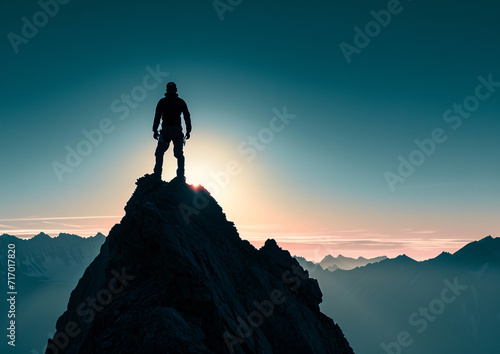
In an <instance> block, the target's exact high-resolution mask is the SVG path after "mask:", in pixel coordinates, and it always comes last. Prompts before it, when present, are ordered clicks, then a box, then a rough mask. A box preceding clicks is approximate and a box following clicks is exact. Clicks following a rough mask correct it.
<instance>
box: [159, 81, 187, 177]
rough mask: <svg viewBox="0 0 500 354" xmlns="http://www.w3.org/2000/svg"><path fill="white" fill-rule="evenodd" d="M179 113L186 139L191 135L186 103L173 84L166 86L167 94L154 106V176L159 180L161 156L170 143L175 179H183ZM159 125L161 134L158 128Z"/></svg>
mask: <svg viewBox="0 0 500 354" xmlns="http://www.w3.org/2000/svg"><path fill="white" fill-rule="evenodd" d="M181 113H182V115H183V117H184V121H185V122H186V139H189V137H190V133H191V115H190V114H189V110H188V108H187V105H186V102H184V100H183V99H181V98H179V95H177V86H176V85H175V83H173V82H169V83H168V84H167V93H166V94H165V97H164V98H162V99H161V100H160V101H159V102H158V105H157V106H156V114H155V120H154V123H153V137H154V138H155V139H157V140H158V146H157V147H156V152H155V156H156V164H155V168H154V175H155V176H156V177H158V178H161V172H162V167H163V155H164V154H165V151H167V149H168V147H169V145H170V142H171V141H172V142H173V143H174V156H175V157H176V158H177V177H179V178H181V179H184V153H183V151H182V149H183V146H184V134H183V133H182V125H181ZM160 120H161V121H162V124H161V132H160V133H158V127H159V125H160Z"/></svg>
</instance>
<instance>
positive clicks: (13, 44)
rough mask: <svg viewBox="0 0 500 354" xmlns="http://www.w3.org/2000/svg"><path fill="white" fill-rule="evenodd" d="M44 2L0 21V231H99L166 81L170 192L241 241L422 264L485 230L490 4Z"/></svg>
mask: <svg viewBox="0 0 500 354" xmlns="http://www.w3.org/2000/svg"><path fill="white" fill-rule="evenodd" d="M389 3H391V4H392V5H394V4H395V3H396V2H389ZM56 4H59V5H57V11H55V10H54V9H52V10H54V11H55V12H56V13H55V14H54V16H48V15H46V17H47V23H45V24H44V25H43V26H42V25H40V26H35V25H34V24H32V25H33V26H35V27H34V29H33V28H31V27H30V28H31V32H30V30H29V29H27V28H28V27H29V25H28V24H26V21H28V22H30V21H31V22H33V21H34V22H36V23H39V22H40V21H41V20H40V19H41V18H43V16H41V15H40V16H38V17H37V16H35V15H36V14H40V11H42V12H43V11H46V10H43V8H41V7H40V6H41V5H40V4H39V2H36V1H33V2H24V1H21V2H15V3H11V4H8V7H7V9H6V11H4V12H3V16H4V17H3V19H4V21H2V25H1V26H2V28H3V30H4V32H3V33H4V40H3V41H1V43H0V46H1V48H2V53H5V54H4V55H3V59H4V65H2V66H1V67H0V72H1V75H2V78H3V79H2V82H3V85H1V87H0V93H1V95H2V97H3V98H4V104H3V105H2V106H1V107H0V115H1V117H2V123H3V127H2V133H1V139H0V161H1V162H2V184H1V187H0V199H1V200H2V203H1V204H0V234H2V233H9V234H15V235H21V236H22V235H25V236H27V235H35V234H37V233H38V232H40V231H41V230H42V231H43V230H45V232H46V233H47V234H49V235H53V234H55V233H60V232H67V233H75V234H84V235H85V234H86V235H90V234H95V233H97V232H102V233H103V234H107V233H108V232H109V230H110V229H111V227H112V226H113V225H114V224H115V223H117V222H119V220H120V218H121V217H123V215H124V213H123V208H124V206H125V203H126V202H127V200H128V198H129V196H130V195H131V194H132V192H133V190H134V188H135V184H134V182H135V180H136V179H137V178H139V177H140V176H142V175H144V174H146V173H151V172H153V165H154V151H155V147H156V143H157V142H156V140H154V139H153V136H152V129H151V128H152V125H153V116H154V111H155V107H156V104H157V102H158V100H159V99H161V98H162V97H163V95H164V93H165V85H166V84H167V82H169V81H174V82H176V83H177V87H178V93H179V96H180V97H181V98H183V99H184V100H185V101H186V102H187V105H188V107H189V110H190V112H191V118H192V124H193V131H192V133H191V138H190V139H189V140H188V141H187V143H186V146H185V148H184V154H185V157H186V177H187V182H188V183H192V184H201V185H204V186H205V187H206V188H207V189H208V190H209V191H210V192H211V193H212V195H213V196H214V197H215V199H216V200H217V202H218V203H219V204H220V205H221V207H222V208H223V210H224V212H225V213H226V215H227V218H228V219H229V220H231V221H233V222H234V223H235V225H236V227H237V228H238V231H239V234H240V236H241V237H242V238H243V239H246V240H248V241H250V242H251V243H253V244H256V245H259V244H262V243H263V242H264V241H265V239H267V238H274V239H275V240H276V241H277V242H278V244H280V245H284V246H283V247H284V248H286V249H288V250H289V251H290V253H291V254H297V255H302V254H304V255H308V256H309V257H313V258H318V257H320V255H322V254H332V253H334V254H339V253H341V254H343V255H353V256H356V257H358V256H364V257H367V258H372V257H374V256H377V255H381V254H383V255H387V256H394V255H396V254H406V255H408V256H410V257H412V258H414V259H429V258H432V257H435V256H437V255H438V254H439V253H441V252H442V251H449V252H453V251H456V250H458V249H459V248H460V247H461V246H463V245H464V244H466V243H468V242H471V241H473V240H479V239H482V238H484V237H485V235H500V221H499V219H498V215H499V213H500V204H499V203H498V196H499V195H500V166H499V164H498V151H500V139H498V137H499V135H498V132H499V131H500V120H499V119H498V112H500V100H499V99H498V97H499V96H500V92H499V91H500V70H499V67H498V63H499V62H500V48H499V47H498V44H497V42H498V39H497V38H496V35H495V34H496V32H495V31H493V30H492V27H491V26H492V25H493V24H495V23H497V22H498V21H497V19H496V14H497V13H498V12H499V10H500V4H498V3H491V2H489V1H486V0H480V1H477V2H474V3H466V4H464V3H456V2H452V1H444V2H440V3H439V4H436V3H433V2H425V1H424V2H422V1H418V2H410V1H401V2H397V4H398V5H397V6H395V7H391V6H389V4H388V2H387V1H380V2H375V3H374V2H370V1H366V0H359V1H355V2H348V3H332V2H319V3H315V4H314V5H311V4H308V3H304V2H303V1H300V2H299V1H286V2H285V1H277V2H272V3H265V6H263V5H262V4H260V3H257V2H241V4H239V5H237V6H234V7H232V10H228V11H225V12H223V13H221V12H220V10H216V9H214V7H213V4H212V3H211V2H206V1H197V0H195V1H194V2H193V1H192V2H189V3H183V2H179V3H169V2H157V1H148V0H146V1H143V2H141V3H140V4H139V3H137V2H128V1H125V2H123V1H121V2H119V3H118V2H113V1H112V2H105V3H102V2H98V1H93V0H90V1H87V2H85V3H79V2H67V3H65V4H64V5H63V4H60V3H57V2H56ZM388 6H389V7H390V9H389V7H388ZM263 8H264V10H263ZM389 11H390V12H389ZM34 18H35V20H34ZM23 19H24V20H23ZM256 19H258V26H256ZM89 23H92V26H89V25H88V24H89ZM165 23H168V26H167V27H166V26H165ZM373 31H375V32H376V33H374V32H373ZM367 33H372V34H373V35H369V34H367ZM16 36H17V37H16ZM174 165H175V159H174V157H173V156H172V149H169V150H168V151H167V153H166V154H165V163H164V173H163V179H164V180H170V179H171V178H172V177H174V175H175V167H174Z"/></svg>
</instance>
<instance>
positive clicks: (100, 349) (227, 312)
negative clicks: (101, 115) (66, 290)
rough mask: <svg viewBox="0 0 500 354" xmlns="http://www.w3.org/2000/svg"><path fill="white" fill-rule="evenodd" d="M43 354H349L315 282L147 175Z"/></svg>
mask: <svg viewBox="0 0 500 354" xmlns="http://www.w3.org/2000/svg"><path fill="white" fill-rule="evenodd" d="M125 211H126V216H125V217H124V218H123V219H122V221H121V223H120V224H117V225H115V226H114V227H113V228H112V230H111V232H110V234H109V236H108V238H107V239H106V242H105V243H104V245H103V246H102V248H101V252H100V254H99V255H98V256H97V257H96V259H95V260H94V261H93V262H92V264H91V265H90V266H89V267H88V268H87V270H86V271H85V274H84V275H83V277H82V278H81V279H80V281H79V283H78V285H77V287H76V288H75V290H74V291H73V292H72V293H71V297H70V300H69V304H68V309H67V311H66V312H65V313H64V314H63V315H62V316H61V317H60V318H59V320H58V321H57V326H56V327H57V333H56V334H55V335H54V337H53V338H52V340H49V345H48V347H47V352H46V353H50V354H52V353H72V354H74V353H134V354H136V353H145V354H146V353H148V354H150V353H233V352H234V353H321V354H325V353H352V349H351V348H350V346H349V343H348V342H347V340H346V339H345V338H344V336H343V334H342V331H341V330H340V328H339V327H338V326H337V325H336V324H335V323H334V322H333V321H332V319H330V318H329V317H327V316H326V315H324V314H322V313H321V312H320V310H319V304H320V302H321V298H322V293H321V290H320V289H319V286H318V283H317V281H316V280H315V279H311V278H309V276H308V274H307V273H306V272H305V271H304V270H303V269H302V268H301V267H300V266H299V264H298V263H297V261H296V260H295V259H293V258H292V257H291V256H290V254H289V253H288V252H287V251H284V250H282V249H281V248H279V247H278V245H277V244H276V242H275V241H274V240H268V241H267V242H266V244H265V246H264V247H262V248H261V249H260V250H257V249H255V248H254V247H253V246H252V245H251V244H250V243H249V242H247V241H244V240H241V239H240V237H239V236H238V233H237V231H236V228H235V227H234V224H233V223H231V222H229V221H227V220H226V217H225V215H224V213H223V211H222V209H221V207H220V206H219V205H218V204H217V202H216V201H215V200H214V199H213V198H212V197H211V196H210V194H209V193H208V192H207V191H206V190H204V189H203V188H201V187H200V188H198V189H196V188H194V187H193V186H189V185H186V184H184V182H181V181H177V180H175V179H174V180H173V181H171V182H170V183H166V182H161V181H157V180H155V179H154V178H153V177H152V176H149V175H146V176H145V177H142V178H141V179H139V180H138V182H137V189H136V191H135V192H134V194H133V196H132V198H131V199H130V200H129V202H128V203H127V206H126V207H125Z"/></svg>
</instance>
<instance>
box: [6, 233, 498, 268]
mask: <svg viewBox="0 0 500 354" xmlns="http://www.w3.org/2000/svg"><path fill="white" fill-rule="evenodd" d="M236 228H237V227H236ZM39 234H46V235H47V236H49V237H51V238H57V237H59V236H60V235H62V234H68V235H74V236H78V237H81V238H89V237H95V236H97V235H98V234H102V235H103V236H104V237H106V238H107V237H108V234H107V233H105V232H100V231H98V232H97V233H95V234H90V235H85V236H82V235H78V234H75V233H70V232H60V233H57V235H55V234H54V233H52V235H51V234H49V233H47V232H43V231H41V232H39V233H36V234H33V235H25V236H17V235H12V234H9V233H3V232H2V233H0V236H4V235H8V236H14V237H16V238H18V239H20V240H29V239H32V238H33V237H35V236H38V235H39ZM240 237H241V236H240ZM488 237H492V238H497V237H495V236H493V235H488V236H484V237H482V238H479V239H477V240H471V241H468V242H465V243H464V244H462V245H460V246H458V248H457V249H454V250H441V251H440V252H439V253H438V254H436V255H435V256H432V257H429V258H418V257H413V256H412V255H410V254H406V253H400V254H397V252H396V253H394V254H392V255H387V254H375V253H374V254H373V255H369V256H367V255H360V254H356V253H342V252H337V253H323V252H327V250H329V249H331V248H326V247H324V246H320V247H318V246H317V245H314V246H311V247H310V250H309V252H305V253H303V254H294V253H293V252H291V251H290V250H289V249H288V248H287V247H286V243H284V244H283V243H280V242H279V241H276V242H277V243H278V246H279V247H281V248H282V249H284V250H287V251H288V252H289V253H290V255H291V256H292V257H302V258H304V259H306V260H307V261H310V262H313V263H319V262H321V261H322V260H323V259H324V258H325V257H327V256H332V257H335V258H337V257H339V256H343V257H348V258H353V259H358V258H361V257H363V258H365V259H372V258H377V257H387V258H388V259H394V258H396V257H399V256H402V255H406V256H408V257H409V258H411V259H414V260H416V261H418V262H422V261H427V260H430V259H433V258H435V257H437V256H439V255H440V254H441V253H443V252H446V253H450V254H454V253H455V252H457V251H458V250H460V249H462V248H463V247H465V246H466V245H468V244H470V243H473V242H477V241H481V240H482V239H484V238H488ZM270 239H273V238H272V237H271V238H270ZM250 243H251V244H252V245H253V246H254V247H255V248H256V249H259V248H261V247H262V246H264V243H265V241H258V242H255V241H250ZM302 249H304V248H302ZM306 250H307V248H306ZM320 250H322V251H323V252H319V251H320Z"/></svg>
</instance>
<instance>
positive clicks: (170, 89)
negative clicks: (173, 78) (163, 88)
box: [167, 82, 177, 93]
mask: <svg viewBox="0 0 500 354" xmlns="http://www.w3.org/2000/svg"><path fill="white" fill-rule="evenodd" d="M176 92H177V85H176V84H175V82H169V83H168V84H167V93H176Z"/></svg>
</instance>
